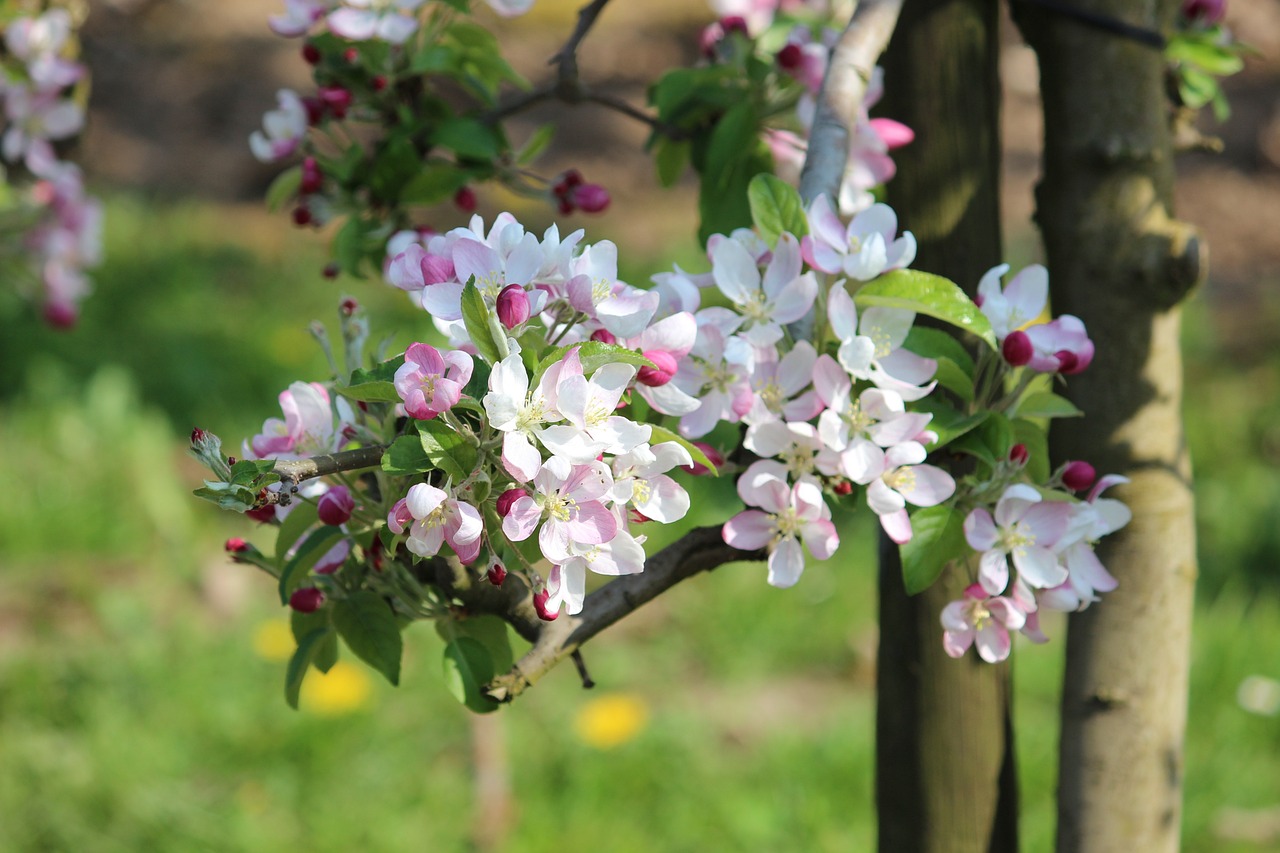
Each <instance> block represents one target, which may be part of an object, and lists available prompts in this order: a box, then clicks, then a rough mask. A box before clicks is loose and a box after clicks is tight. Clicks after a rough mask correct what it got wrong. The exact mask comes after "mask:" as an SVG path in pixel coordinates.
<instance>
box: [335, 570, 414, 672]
mask: <svg viewBox="0 0 1280 853" xmlns="http://www.w3.org/2000/svg"><path fill="white" fill-rule="evenodd" d="M333 626H334V627H335V628H337V629H338V634H339V635H340V636H341V637H342V639H343V642H345V643H346V644H347V648H349V649H351V651H352V652H354V653H355V655H356V657H358V658H360V659H361V660H362V661H364V662H365V663H367V664H369V666H371V667H373V668H374V669H376V670H377V671H378V672H380V673H382V674H383V675H384V676H386V678H387V681H390V682H391V683H392V684H399V683H400V655H401V652H402V651H403V642H402V640H401V637H400V623H399V622H397V621H396V617H395V615H394V614H393V613H392V612H391V608H390V607H389V606H388V605H387V603H386V602H385V601H383V600H382V597H381V596H379V595H378V594H377V593H373V592H369V591H368V590H364V591H361V592H357V593H356V594H355V595H353V596H351V597H350V598H346V599H343V600H341V601H339V602H337V603H336V604H335V605H334V608H333Z"/></svg>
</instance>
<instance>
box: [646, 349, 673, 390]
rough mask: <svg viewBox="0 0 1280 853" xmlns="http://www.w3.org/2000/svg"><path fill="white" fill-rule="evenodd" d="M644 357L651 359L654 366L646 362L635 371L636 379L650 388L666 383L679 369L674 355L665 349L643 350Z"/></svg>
mask: <svg viewBox="0 0 1280 853" xmlns="http://www.w3.org/2000/svg"><path fill="white" fill-rule="evenodd" d="M644 357H645V358H647V359H649V360H650V361H652V362H653V364H654V366H653V367H650V366H649V365H647V364H646V365H644V366H643V367H641V368H640V370H639V372H637V373H636V381H637V382H639V383H640V384H641V385H648V386H649V387H650V388H657V387H658V386H660V385H666V384H667V383H668V382H670V381H671V377H672V376H675V375H676V370H678V369H679V365H678V363H677V362H676V357H675V356H674V355H672V354H671V353H669V352H667V351H666V350H660V349H651V350H645V351H644Z"/></svg>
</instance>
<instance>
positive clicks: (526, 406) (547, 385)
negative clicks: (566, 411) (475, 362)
mask: <svg viewBox="0 0 1280 853" xmlns="http://www.w3.org/2000/svg"><path fill="white" fill-rule="evenodd" d="M561 366H562V363H557V364H554V365H552V366H551V367H550V368H549V369H548V370H547V372H546V373H544V374H543V375H542V379H541V380H540V381H539V383H538V385H537V386H536V387H534V388H533V389H530V388H529V374H528V372H526V370H525V367H524V361H523V360H521V358H520V354H519V353H512V354H511V355H509V356H507V357H506V358H504V359H503V360H502V361H500V362H498V363H497V364H495V365H494V366H493V372H492V373H490V374H489V393H488V394H486V395H485V396H484V401H483V402H484V409H485V412H486V413H487V414H488V416H489V423H490V425H491V426H493V428H494V429H496V430H499V431H500V432H502V433H503V440H502V464H503V467H505V468H506V470H507V473H509V474H510V475H511V476H512V477H514V478H515V479H516V480H517V481H518V482H521V483H527V482H528V481H529V480H532V479H533V477H534V475H535V474H537V473H538V469H539V467H541V465H542V454H541V453H539V452H538V449H537V448H536V447H535V446H534V445H533V438H534V437H535V436H539V435H540V433H541V432H542V430H543V429H544V428H545V427H546V425H547V424H549V423H553V422H555V421H560V420H562V419H563V415H561V414H560V412H559V411H558V410H557V408H556V403H557V397H556V382H557V380H558V379H559V378H560V370H561Z"/></svg>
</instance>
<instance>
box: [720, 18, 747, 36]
mask: <svg viewBox="0 0 1280 853" xmlns="http://www.w3.org/2000/svg"><path fill="white" fill-rule="evenodd" d="M720 28H721V29H723V30H724V34H725V35H726V36H727V35H729V33H742V34H743V35H744V36H747V37H748V38H750V36H751V34H750V33H749V32H747V19H746V18H744V17H742V16H741V15H725V16H724V17H723V18H721V19H720Z"/></svg>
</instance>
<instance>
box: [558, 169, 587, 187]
mask: <svg viewBox="0 0 1280 853" xmlns="http://www.w3.org/2000/svg"><path fill="white" fill-rule="evenodd" d="M580 186H582V173H581V172H579V171H578V170H577V169H569V170H568V171H566V172H564V173H563V174H561V175H560V182H559V183H558V184H556V190H557V192H567V191H569V190H571V189H573V188H574V187H580Z"/></svg>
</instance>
